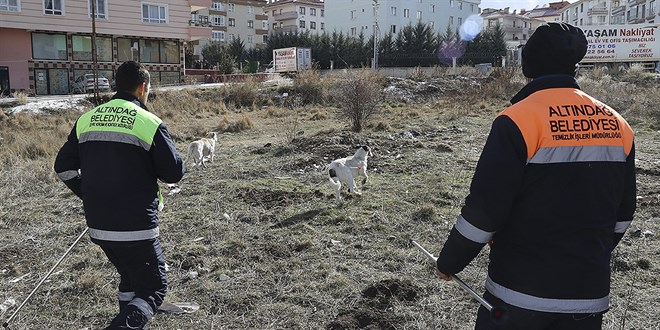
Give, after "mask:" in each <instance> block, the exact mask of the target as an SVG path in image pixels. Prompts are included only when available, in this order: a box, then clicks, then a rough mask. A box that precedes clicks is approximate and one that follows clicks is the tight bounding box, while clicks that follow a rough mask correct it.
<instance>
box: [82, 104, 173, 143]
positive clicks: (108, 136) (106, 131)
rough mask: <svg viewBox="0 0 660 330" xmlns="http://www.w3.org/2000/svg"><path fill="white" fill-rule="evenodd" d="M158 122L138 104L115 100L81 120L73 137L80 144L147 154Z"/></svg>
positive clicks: (87, 113) (159, 121) (84, 115)
mask: <svg viewBox="0 0 660 330" xmlns="http://www.w3.org/2000/svg"><path fill="white" fill-rule="evenodd" d="M161 122H162V121H161V120H160V118H158V117H157V116H156V115H154V114H152V113H150V112H148V111H146V110H144V109H142V108H141V107H140V106H138V105H137V104H135V103H133V102H130V101H126V100H121V99H115V100H111V101H110V102H107V103H105V104H102V105H100V106H98V107H96V108H94V109H92V110H90V111H88V112H86V113H85V114H83V115H82V116H80V118H79V119H78V122H77V123H76V134H77V136H78V140H79V142H80V143H84V142H87V141H110V142H119V143H128V144H132V145H138V146H141V147H142V148H144V149H145V150H149V148H150V147H151V143H152V142H153V140H154V135H155V134H156V130H157V129H158V126H159V125H160V124H161Z"/></svg>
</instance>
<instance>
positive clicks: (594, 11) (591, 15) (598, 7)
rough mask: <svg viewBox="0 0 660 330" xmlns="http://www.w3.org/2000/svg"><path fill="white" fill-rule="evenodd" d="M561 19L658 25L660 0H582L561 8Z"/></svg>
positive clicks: (572, 22) (578, 24)
mask: <svg viewBox="0 0 660 330" xmlns="http://www.w3.org/2000/svg"><path fill="white" fill-rule="evenodd" d="M561 21H562V22H565V23H570V24H573V25H577V26H584V25H618V24H656V25H657V24H658V23H660V0H580V1H577V2H574V3H572V4H570V5H569V6H567V7H565V8H563V9H562V10H561Z"/></svg>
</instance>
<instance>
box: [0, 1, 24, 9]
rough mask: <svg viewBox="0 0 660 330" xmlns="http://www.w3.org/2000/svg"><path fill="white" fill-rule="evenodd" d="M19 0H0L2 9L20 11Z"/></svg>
mask: <svg viewBox="0 0 660 330" xmlns="http://www.w3.org/2000/svg"><path fill="white" fill-rule="evenodd" d="M19 4H20V2H19V0H0V11H15V12H18V11H20V6H19Z"/></svg>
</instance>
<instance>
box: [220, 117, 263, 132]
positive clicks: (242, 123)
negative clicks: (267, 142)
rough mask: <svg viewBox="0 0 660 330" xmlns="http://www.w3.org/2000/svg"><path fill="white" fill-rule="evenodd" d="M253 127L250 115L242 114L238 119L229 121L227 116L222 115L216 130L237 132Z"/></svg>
mask: <svg viewBox="0 0 660 330" xmlns="http://www.w3.org/2000/svg"><path fill="white" fill-rule="evenodd" d="M253 127H254V123H253V122H252V119H250V117H247V116H243V117H241V119H239V120H236V121H231V120H229V118H227V116H224V117H223V118H222V121H221V122H220V125H219V126H218V127H217V129H216V130H217V131H221V132H233V133H238V132H242V131H245V130H248V129H251V128H253Z"/></svg>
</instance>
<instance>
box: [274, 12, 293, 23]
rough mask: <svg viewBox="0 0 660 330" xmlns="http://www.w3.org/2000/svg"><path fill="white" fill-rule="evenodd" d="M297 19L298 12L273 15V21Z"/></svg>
mask: <svg viewBox="0 0 660 330" xmlns="http://www.w3.org/2000/svg"><path fill="white" fill-rule="evenodd" d="M296 18H298V12H297V11H287V12H284V13H281V14H275V15H273V20H276V21H286V20H288V19H296Z"/></svg>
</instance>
